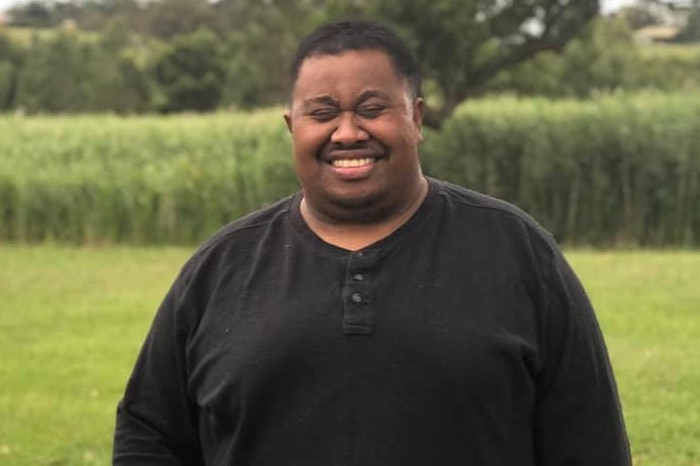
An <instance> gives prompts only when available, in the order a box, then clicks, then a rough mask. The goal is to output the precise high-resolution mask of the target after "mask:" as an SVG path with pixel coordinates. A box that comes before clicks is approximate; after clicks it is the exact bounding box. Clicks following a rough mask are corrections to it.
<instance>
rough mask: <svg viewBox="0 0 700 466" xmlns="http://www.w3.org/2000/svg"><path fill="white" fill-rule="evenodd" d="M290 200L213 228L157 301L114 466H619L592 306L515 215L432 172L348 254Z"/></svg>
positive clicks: (611, 386)
mask: <svg viewBox="0 0 700 466" xmlns="http://www.w3.org/2000/svg"><path fill="white" fill-rule="evenodd" d="M300 199H301V196H300V195H295V196H292V197H290V198H288V199H285V200H283V201H281V202H279V203H277V204H275V205H273V206H271V207H269V208H267V209H264V210H262V211H259V212H256V213H254V214H251V215H249V216H247V217H245V218H243V219H241V220H239V221H236V222H234V223H232V224H230V225H228V226H226V227H224V228H223V229H222V230H221V231H219V232H218V233H217V234H216V235H215V236H214V237H212V239H210V240H209V241H208V242H207V243H206V244H205V245H203V246H202V247H201V248H200V249H199V250H198V252H197V253H195V255H194V256H193V257H192V258H191V259H190V260H189V261H188V263H187V264H186V265H185V267H184V268H183V270H182V272H181V273H180V275H179V277H178V278H177V280H176V281H175V283H174V285H173V287H172V288H171V290H170V291H169V293H168V294H167V296H166V298H165V300H164V302H163V304H162V306H161V307H160V309H159V311H158V313H157V316H156V318H155V321H154V323H153V326H152V328H151V330H150V333H149V334H148V336H147V339H146V341H145V344H144V346H143V349H142V351H141V354H140V356H139V357H138V361H137V363H136V366H135V368H134V371H133V374H132V376H131V378H130V380H129V382H128V386H127V389H126V393H125V395H124V398H123V400H122V401H121V403H120V405H119V408H118V414H117V426H116V434H115V445H114V464H115V465H119V466H125V465H149V466H153V465H179V464H181V465H217V466H219V465H227V466H253V465H254V466H271V465H275V466H281V465H284V466H294V465H299V466H301V465H303V466H315V465H318V466H331V465H333V466H335V465H337V466H344V465H348V466H349V465H353V466H359V465H362V466H380V465H381V466H412V465H421V466H424V465H427V464H430V465H470V466H495V465H500V466H555V465H556V466H562V465H568V466H574V465H586V466H592V465H595V466H623V465H625V466H626V465H629V464H630V463H631V462H630V459H629V449H628V443H627V438H626V434H625V429H624V424H623V420H622V415H621V409H620V404H619V400H618V395H617V392H616V388H615V382H614V379H613V374H612V371H611V368H610V364H609V360H608V356H607V353H606V349H605V346H604V343H603V339H602V337H601V334H600V330H599V328H598V324H597V323H596V320H595V316H594V313H593V310H592V308H591V306H590V304H589V301H588V299H587V297H586V295H585V293H584V291H583V289H582V287H581V285H580V284H579V282H578V280H577V279H576V277H575V275H574V273H573V272H572V271H571V269H570V268H569V266H568V265H567V263H566V261H565V260H564V258H563V257H562V255H561V253H560V252H559V250H558V249H557V247H556V246H555V245H554V242H553V240H552V238H551V237H550V235H549V234H548V233H547V232H545V231H544V230H543V229H541V227H539V226H538V225H537V224H536V223H535V222H534V221H532V220H531V219H530V218H529V217H528V216H527V215H525V214H524V213H522V212H521V211H519V210H518V209H517V208H515V207H513V206H511V205H509V204H506V203H504V202H502V201H498V200H495V199H493V198H489V197H487V196H484V195H480V194H477V193H474V192H472V191H468V190H465V189H462V188H458V187H455V186H452V185H449V184H446V183H442V182H438V181H435V180H430V188H429V193H428V196H427V198H426V200H425V201H424V203H423V204H422V206H421V207H420V208H419V210H418V211H417V212H416V214H415V215H414V216H413V217H412V218H411V220H410V221H409V222H407V223H406V224H405V225H403V226H402V227H401V228H399V229H398V230H397V231H395V232H394V233H393V234H391V235H390V236H389V237H387V238H385V239H383V240H381V241H379V242H377V243H375V244H373V245H371V246H369V247H367V248H365V249H363V250H361V251H357V252H350V251H346V250H343V249H340V248H337V247H334V246H332V245H329V244H327V243H325V242H323V241H321V240H320V239H319V238H318V237H317V236H316V235H314V234H313V233H312V232H311V230H310V229H309V228H308V226H307V225H306V224H305V223H304V221H303V219H302V218H301V215H300V212H299V202H300Z"/></svg>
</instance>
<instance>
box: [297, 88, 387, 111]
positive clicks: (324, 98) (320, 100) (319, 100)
mask: <svg viewBox="0 0 700 466" xmlns="http://www.w3.org/2000/svg"><path fill="white" fill-rule="evenodd" d="M372 98H378V99H383V100H391V98H390V96H389V94H387V93H386V92H383V91H378V90H368V91H365V92H363V93H362V94H360V95H359V96H358V97H357V98H356V99H355V102H354V105H358V104H361V103H362V102H364V101H366V100H369V99H372ZM312 104H321V105H331V106H333V107H337V106H339V102H338V100H337V99H335V98H334V97H331V96H329V95H320V96H317V97H311V98H309V99H306V100H304V102H303V103H302V108H304V109H308V107H309V106H310V105H312Z"/></svg>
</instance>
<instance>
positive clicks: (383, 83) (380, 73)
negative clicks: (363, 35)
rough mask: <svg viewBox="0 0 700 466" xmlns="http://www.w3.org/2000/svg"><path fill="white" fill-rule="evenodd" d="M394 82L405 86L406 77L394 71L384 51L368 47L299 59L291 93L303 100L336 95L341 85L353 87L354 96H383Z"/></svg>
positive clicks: (391, 90)
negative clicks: (299, 62)
mask: <svg viewBox="0 0 700 466" xmlns="http://www.w3.org/2000/svg"><path fill="white" fill-rule="evenodd" d="M396 85H398V86H400V87H401V88H402V89H401V90H402V91H403V90H407V86H408V80H407V79H406V78H405V77H403V76H401V75H400V74H399V73H397V71H396V69H395V67H394V64H393V62H392V61H391V58H390V57H389V55H388V54H387V53H386V52H384V51H381V50H374V49H368V50H348V51H346V52H343V53H340V54H316V55H312V56H309V57H308V58H306V59H305V60H304V61H303V62H302V64H301V67H300V69H299V75H298V76H297V79H296V81H295V82H294V87H293V89H292V90H293V94H295V97H297V98H303V99H304V100H308V99H314V98H316V97H320V96H325V95H330V96H331V97H336V98H337V97H338V96H337V95H334V94H335V93H337V92H338V90H339V89H340V88H341V87H342V88H353V90H354V93H355V94H356V95H358V96H359V95H360V94H372V95H370V97H387V96H390V95H392V94H393V93H394V91H395V89H394V86H396ZM404 86H406V89H403V88H404Z"/></svg>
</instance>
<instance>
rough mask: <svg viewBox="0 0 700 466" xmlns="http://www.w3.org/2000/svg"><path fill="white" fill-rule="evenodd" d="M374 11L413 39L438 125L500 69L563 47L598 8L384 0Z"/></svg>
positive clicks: (507, 1) (547, 0)
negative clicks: (430, 85)
mask: <svg viewBox="0 0 700 466" xmlns="http://www.w3.org/2000/svg"><path fill="white" fill-rule="evenodd" d="M371 9H372V10H373V14H374V15H375V16H378V17H379V18H381V19H384V20H387V21H389V22H390V23H393V24H395V25H396V26H397V28H399V29H400V30H401V31H402V32H403V33H404V35H405V36H406V37H407V38H408V39H409V40H410V41H411V43H412V45H413V48H414V50H415V51H416V53H417V55H418V56H419V57H420V62H421V64H422V66H423V72H424V74H425V77H426V78H427V79H429V80H431V81H433V82H434V84H435V86H436V88H437V89H438V90H439V93H440V96H439V99H435V100H433V101H432V102H431V105H430V106H429V107H428V108H427V111H426V118H425V123H426V125H428V126H431V127H434V128H440V127H441V126H442V123H443V122H444V121H445V119H446V118H448V117H449V116H450V115H451V114H452V113H453V111H454V109H455V108H456V107H457V105H459V104H460V103H461V102H462V101H464V100H465V99H467V98H469V97H471V96H473V95H475V94H477V93H478V92H479V91H480V89H481V88H483V87H484V86H485V85H486V84H487V83H488V82H489V81H490V80H492V79H493V78H494V77H495V76H496V75H498V73H499V72H501V71H503V70H504V69H508V68H511V67H514V66H516V65H519V64H521V63H523V62H525V61H526V60H529V59H531V58H533V57H534V56H535V55H537V54H539V53H541V52H544V51H548V50H555V51H558V50H561V49H562V48H563V47H564V46H565V45H566V44H567V42H569V40H571V39H572V38H574V37H575V36H576V35H577V33H578V32H579V31H580V30H581V29H582V28H583V27H584V26H585V25H586V24H587V23H588V22H589V21H590V20H591V19H592V18H594V17H595V16H596V15H597V13H598V10H599V3H598V0H576V1H570V0H528V1H523V0H501V1H499V0H413V1H410V2H407V1H404V0H385V1H382V2H377V3H373V4H372V6H371Z"/></svg>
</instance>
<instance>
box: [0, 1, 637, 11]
mask: <svg viewBox="0 0 700 466" xmlns="http://www.w3.org/2000/svg"><path fill="white" fill-rule="evenodd" d="M26 1H27V0H0V12H1V11H5V10H8V9H9V8H10V7H11V6H12V5H15V4H17V3H24V2H26ZM634 1H635V0H600V5H601V9H602V11H603V13H609V12H611V11H614V10H616V9H617V8H620V7H621V6H625V5H629V4H631V3H634Z"/></svg>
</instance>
